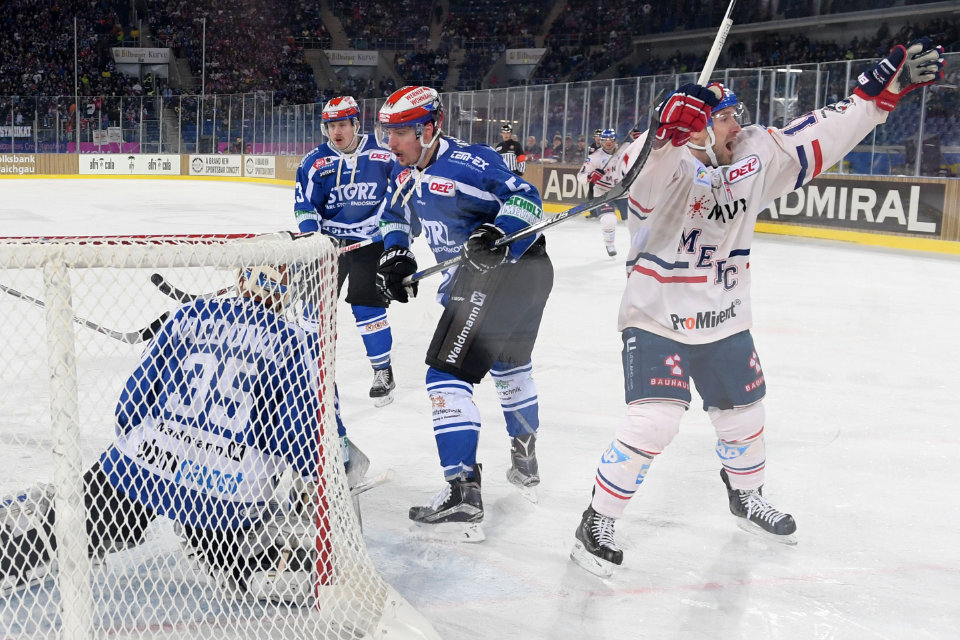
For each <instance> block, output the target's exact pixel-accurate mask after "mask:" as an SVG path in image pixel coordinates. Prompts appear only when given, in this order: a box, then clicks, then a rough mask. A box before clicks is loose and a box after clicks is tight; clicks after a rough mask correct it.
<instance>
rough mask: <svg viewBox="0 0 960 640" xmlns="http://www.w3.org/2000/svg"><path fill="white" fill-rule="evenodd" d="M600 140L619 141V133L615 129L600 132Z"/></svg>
mask: <svg viewBox="0 0 960 640" xmlns="http://www.w3.org/2000/svg"><path fill="white" fill-rule="evenodd" d="M600 139H601V140H616V139H617V132H616V131H614V130H613V129H604V130H603V131H601V132H600Z"/></svg>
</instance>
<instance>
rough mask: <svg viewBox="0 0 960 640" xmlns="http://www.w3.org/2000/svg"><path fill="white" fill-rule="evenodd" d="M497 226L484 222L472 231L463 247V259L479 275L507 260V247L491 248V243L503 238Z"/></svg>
mask: <svg viewBox="0 0 960 640" xmlns="http://www.w3.org/2000/svg"><path fill="white" fill-rule="evenodd" d="M505 235H506V234H505V233H504V232H503V229H501V228H500V227H498V226H497V225H495V224H493V223H490V222H484V223H483V224H482V225H480V226H479V227H477V228H476V229H474V230H473V233H471V234H470V237H469V238H467V241H466V242H465V243H464V245H463V257H464V259H465V260H466V261H467V264H469V265H470V266H471V267H473V268H474V269H476V270H477V271H479V272H480V273H486V272H487V271H489V270H490V269H495V268H497V267H499V266H500V265H501V264H503V263H504V261H506V259H507V245H505V244H504V245H500V246H499V247H495V246H493V243H494V242H496V241H497V240H499V239H500V238H502V237H503V236H505Z"/></svg>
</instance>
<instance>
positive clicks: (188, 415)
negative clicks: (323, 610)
mask: <svg viewBox="0 0 960 640" xmlns="http://www.w3.org/2000/svg"><path fill="white" fill-rule="evenodd" d="M296 278H297V276H296V273H295V270H294V268H293V267H290V268H289V269H288V268H287V266H286V265H281V266H272V265H264V266H257V267H252V268H247V269H243V270H241V271H240V272H239V274H238V280H237V282H238V291H239V295H236V296H232V297H226V298H199V299H197V300H195V301H193V302H190V303H188V304H186V305H184V306H182V307H180V308H179V309H178V310H177V311H176V312H175V313H174V314H173V315H172V316H171V317H170V318H169V319H168V320H167V321H166V322H165V323H164V324H163V326H162V327H161V328H160V330H159V331H158V333H157V334H156V336H155V337H154V339H153V341H152V342H151V343H150V344H149V345H148V347H147V349H146V350H145V352H144V354H143V355H142V356H141V359H140V362H139V365H138V366H137V367H136V369H135V370H134V371H133V373H132V374H131V375H130V376H129V378H128V379H127V381H126V383H125V384H124V387H123V389H122V391H121V393H120V398H119V401H118V402H117V406H116V412H115V413H116V430H117V436H116V439H115V441H114V443H113V444H112V445H111V446H110V447H109V448H108V449H107V450H106V451H105V452H104V453H103V454H102V455H101V456H100V459H99V460H98V461H97V462H96V463H95V464H94V465H93V466H92V467H91V468H90V469H88V470H87V472H86V473H85V474H84V476H83V489H84V495H83V500H84V504H85V507H86V510H87V518H86V520H87V524H86V526H87V532H88V535H89V553H90V555H91V556H102V555H104V554H105V553H108V552H110V551H114V550H118V549H124V548H128V547H131V546H136V545H139V544H140V543H142V542H143V541H144V532H145V530H146V528H147V526H148V525H149V524H150V523H151V522H152V521H153V520H154V519H155V518H157V517H161V516H162V517H166V518H169V519H171V520H173V521H174V523H175V528H176V529H177V530H178V532H179V534H180V536H181V539H182V544H183V546H184V548H185V550H186V551H187V553H188V555H190V556H192V557H193V558H194V559H195V560H196V561H197V562H198V564H200V566H202V567H203V568H204V569H206V570H207V571H208V572H209V573H210V575H211V576H213V577H214V578H215V580H216V582H217V584H219V585H220V586H221V587H224V588H230V589H234V590H238V591H240V592H247V593H250V594H252V595H253V596H254V597H261V598H269V599H275V600H284V601H289V602H302V601H303V600H305V599H306V598H309V597H310V594H311V593H312V586H313V578H312V576H313V574H314V564H315V558H314V555H315V553H314V551H313V549H314V547H315V541H314V540H312V539H311V540H300V539H299V537H298V534H294V533H293V532H294V531H295V530H296V525H297V524H299V523H300V521H301V520H303V519H305V518H306V519H308V520H307V522H308V523H309V522H310V521H312V518H314V517H315V513H314V514H306V513H299V514H298V513H294V512H293V511H292V510H287V509H285V508H282V507H280V506H279V505H278V503H277V502H276V501H275V500H274V493H275V489H276V487H277V484H278V481H279V479H280V476H281V475H282V474H283V473H284V471H285V470H286V469H287V468H292V470H293V472H294V474H293V475H294V477H295V482H299V483H301V486H302V483H306V484H310V483H313V482H316V480H317V478H318V475H319V472H320V467H321V460H320V451H319V447H318V440H319V429H318V410H319V406H320V405H319V398H320V396H319V394H320V386H319V371H318V367H317V362H318V357H319V350H318V349H319V347H318V342H319V341H317V340H313V339H311V338H310V335H309V334H308V333H307V332H306V331H305V330H304V329H303V328H302V327H301V326H300V325H299V324H298V323H296V322H293V321H290V320H288V319H287V318H286V317H285V316H284V314H283V311H284V307H285V306H286V305H287V304H288V302H289V301H290V299H291V295H292V293H293V291H292V289H293V288H294V282H293V280H294V279H296ZM53 497H54V496H53V490H52V487H48V486H36V487H33V488H31V489H30V490H28V491H26V492H23V493H21V494H19V495H15V496H10V497H8V498H6V499H4V500H2V501H0V549H2V560H3V563H2V566H0V594H3V595H6V594H8V593H10V592H12V591H14V590H19V589H23V588H27V587H29V586H31V585H33V584H37V583H39V582H41V581H43V580H44V578H45V577H46V576H47V575H48V574H49V573H50V572H51V571H52V570H53V564H52V558H53V556H54V552H55V550H56V546H57V541H56V537H55V535H54V526H53V525H54V521H55V517H56V516H55V512H54V509H53V503H54V501H53ZM314 511H315V509H314ZM307 530H309V527H308V528H307ZM299 535H302V534H299ZM281 557H283V558H284V564H285V568H284V569H283V571H278V567H277V564H278V559H279V558H281ZM278 573H282V574H283V575H282V576H279V577H278V576H277V574H278ZM281 584H282V585H284V588H285V591H281V590H278V585H281Z"/></svg>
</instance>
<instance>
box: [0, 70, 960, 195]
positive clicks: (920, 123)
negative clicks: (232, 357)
mask: <svg viewBox="0 0 960 640" xmlns="http://www.w3.org/2000/svg"><path fill="white" fill-rule="evenodd" d="M947 58H948V61H947V67H946V70H947V73H948V75H947V78H945V80H944V81H943V82H941V83H938V84H936V85H933V86H929V87H924V88H923V89H922V90H920V91H915V92H912V93H910V94H909V95H907V96H906V97H905V98H904V99H903V100H901V104H900V106H899V107H898V108H897V109H896V110H895V111H893V112H892V113H891V114H890V116H889V118H888V120H887V122H886V123H885V124H883V125H881V126H879V127H877V129H876V130H875V131H874V132H872V133H871V134H870V135H869V136H867V137H866V138H865V139H864V140H863V141H862V142H861V143H860V144H859V145H858V146H857V148H856V149H855V150H854V151H853V152H852V153H850V154H849V155H848V156H847V157H846V158H845V160H844V162H842V163H841V164H840V165H838V167H836V169H835V170H836V171H840V172H845V173H858V174H867V175H890V174H902V175H913V176H938V175H947V176H956V175H957V174H958V173H960V88H958V84H960V74H958V71H956V70H957V69H958V68H960V54H947ZM871 64H872V61H865V60H854V61H847V60H844V61H838V62H830V63H819V64H809V65H792V66H783V67H766V68H752V69H726V70H718V71H717V72H716V73H715V74H714V79H715V80H719V81H721V82H724V83H725V84H726V85H728V86H729V87H731V88H732V89H733V90H734V91H736V93H737V95H738V96H739V97H740V100H741V102H743V103H744V105H745V106H746V107H747V110H748V112H749V114H750V116H751V119H752V121H753V122H756V123H760V124H764V125H767V126H776V127H783V126H785V125H786V124H787V123H789V122H791V121H792V120H793V119H795V118H797V117H798V116H800V115H802V114H803V113H807V112H809V111H811V110H813V109H819V108H823V107H825V106H827V105H829V104H832V103H835V102H837V101H838V100H840V99H842V98H844V97H846V96H847V95H849V94H850V93H851V92H852V89H853V85H854V82H855V80H856V76H857V74H859V73H860V72H861V71H862V70H863V69H865V68H868V67H869V66H870V65H871ZM695 75H696V74H695V73H687V74H673V75H659V76H645V77H638V78H617V79H612V80H596V81H586V82H575V83H566V84H552V85H538V86H517V87H510V88H504V89H490V90H476V91H461V92H457V93H449V94H444V95H443V102H444V106H445V109H446V118H445V120H444V130H445V131H446V133H448V134H450V135H453V136H456V137H458V138H462V139H464V140H469V141H472V142H486V143H490V144H492V143H495V142H497V141H499V139H500V127H501V126H502V125H503V124H505V123H510V124H512V125H513V130H514V131H515V132H517V135H518V137H519V139H520V142H521V144H522V145H523V146H524V148H525V149H526V151H527V153H528V154H529V155H530V156H531V161H541V162H560V163H565V164H579V163H580V162H582V161H583V159H584V156H585V149H586V148H587V147H588V146H589V143H590V141H591V138H592V132H593V130H594V129H597V128H604V129H605V128H612V129H615V130H616V131H617V134H618V136H619V137H620V138H621V139H626V137H627V134H628V132H629V130H630V129H631V128H632V127H633V126H634V124H635V123H637V122H640V123H646V121H647V118H648V109H649V106H650V104H651V103H652V102H653V101H654V99H655V98H656V96H658V95H660V96H661V99H662V98H663V97H665V96H666V95H667V94H668V93H669V92H670V91H672V90H673V89H675V88H676V87H677V86H679V85H680V84H683V83H684V82H693V81H694V80H695ZM275 97H276V96H275V95H274V94H272V93H270V92H263V91H261V92H256V93H247V94H237V95H208V96H190V95H183V96H172V97H171V96H168V97H165V98H160V97H156V96H152V97H135V98H134V97H127V96H124V97H110V96H106V97H98V98H88V97H81V99H80V115H79V117H78V116H77V113H76V106H75V105H76V102H75V100H74V98H73V97H72V96H69V97H64V96H61V97H0V118H2V120H0V125H4V126H3V128H0V153H9V152H11V151H13V152H15V153H75V152H77V151H79V152H81V153H137V152H145V153H247V154H272V155H302V154H305V153H306V152H307V151H309V150H310V149H312V148H313V147H314V146H316V145H317V144H319V143H321V142H322V141H323V139H324V138H323V135H322V134H323V131H322V126H321V121H320V111H321V107H322V105H321V104H319V103H317V104H300V105H284V104H282V103H281V104H277V101H276V100H275ZM281 102H282V101H281ZM382 104H383V99H382V98H378V99H366V100H362V101H361V105H360V106H361V116H362V128H363V130H364V131H366V132H372V131H373V128H374V124H375V120H376V114H377V111H378V109H379V108H380V106H381V105H382ZM78 125H79V128H78ZM644 126H645V124H644ZM580 138H582V144H581V140H580ZM534 141H535V143H534V145H533V149H530V148H528V147H529V146H530V143H531V142H534Z"/></svg>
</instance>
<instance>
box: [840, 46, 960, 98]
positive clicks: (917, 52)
mask: <svg viewBox="0 0 960 640" xmlns="http://www.w3.org/2000/svg"><path fill="white" fill-rule="evenodd" d="M943 65H944V60H943V47H941V46H940V45H936V46H934V45H933V43H932V42H931V40H930V38H929V37H927V36H924V37H923V38H920V39H919V40H914V41H913V42H910V43H909V44H907V46H906V47H904V46H903V45H902V44H898V45H897V46H895V47H894V48H893V49H891V50H890V54H889V55H888V56H887V57H886V58H884V59H883V60H881V61H880V62H878V63H877V64H876V65H874V67H873V68H872V69H869V70H868V71H864V72H863V73H861V74H860V75H859V76H857V87H856V88H855V89H854V90H853V93H854V95H856V96H859V97H861V98H863V99H864V100H873V101H875V102H876V103H877V106H878V107H880V108H881V109H883V110H884V111H893V109H894V108H895V107H896V106H897V103H898V102H899V101H900V98H902V97H903V96H905V95H906V94H907V93H909V92H911V91H913V90H914V89H916V88H917V87H922V86H924V85H928V84H932V83H933V82H936V81H937V80H939V79H940V78H942V77H943Z"/></svg>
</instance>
